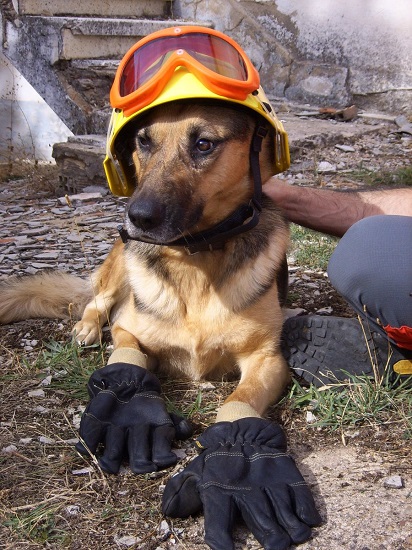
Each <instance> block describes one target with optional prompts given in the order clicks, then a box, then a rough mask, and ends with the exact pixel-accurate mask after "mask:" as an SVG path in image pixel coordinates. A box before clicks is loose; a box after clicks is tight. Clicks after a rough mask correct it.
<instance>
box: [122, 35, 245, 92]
mask: <svg viewBox="0 0 412 550" xmlns="http://www.w3.org/2000/svg"><path fill="white" fill-rule="evenodd" d="M177 50H184V51H185V52H186V53H187V54H189V55H190V56H191V57H192V58H193V59H195V60H196V61H197V62H198V63H200V64H201V65H203V66H204V67H206V68H207V69H209V70H210V71H213V72H214V73H216V74H218V75H221V76H224V77H226V78H232V79H233V80H238V81H242V82H245V81H247V79H248V74H247V68H246V65H245V63H244V61H243V59H242V56H241V55H240V53H239V52H238V51H237V50H236V49H235V48H234V47H233V46H232V45H231V44H229V43H228V42H226V41H225V40H223V39H221V38H219V37H218V36H213V35H209V34H203V33H189V34H183V35H181V36H167V37H164V38H157V39H155V40H153V41H151V42H148V43H147V44H145V45H143V46H141V47H140V48H138V49H137V50H136V51H135V52H133V54H132V56H131V57H130V59H129V61H128V62H127V63H126V65H125V67H124V69H123V72H122V76H121V79H120V89H119V92H120V95H121V96H122V97H125V96H127V95H129V94H131V93H133V92H135V91H136V90H137V89H138V88H140V87H141V86H143V84H145V83H146V82H147V81H148V80H150V79H151V78H152V77H153V76H154V75H155V74H156V73H157V71H158V70H159V69H160V67H162V66H163V65H164V64H165V63H166V62H167V60H168V58H169V57H170V55H171V54H172V53H173V52H175V51H177Z"/></svg>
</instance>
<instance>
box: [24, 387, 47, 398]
mask: <svg viewBox="0 0 412 550" xmlns="http://www.w3.org/2000/svg"><path fill="white" fill-rule="evenodd" d="M27 395H28V396H29V397H44V396H45V395H46V394H45V393H44V390H42V389H39V390H32V391H29V392H27Z"/></svg>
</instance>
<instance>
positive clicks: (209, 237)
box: [118, 125, 268, 254]
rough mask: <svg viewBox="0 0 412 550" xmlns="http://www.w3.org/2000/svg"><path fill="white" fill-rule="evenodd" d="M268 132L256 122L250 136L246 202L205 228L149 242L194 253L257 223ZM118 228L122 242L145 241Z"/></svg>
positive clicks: (216, 246)
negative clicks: (250, 187)
mask: <svg viewBox="0 0 412 550" xmlns="http://www.w3.org/2000/svg"><path fill="white" fill-rule="evenodd" d="M267 132H268V131H267V128H265V127H264V126H259V125H258V126H257V127H256V129H255V132H254V134H253V137H252V142H251V145H250V153H249V158H250V168H251V171H252V176H253V197H252V199H251V200H250V202H249V204H241V205H240V206H239V207H238V208H237V209H236V210H235V211H234V212H232V213H231V214H230V215H229V216H228V217H227V218H225V219H224V220H222V221H221V222H219V223H217V224H216V225H214V226H213V227H211V228H209V229H206V230H205V231H200V232H199V233H195V234H193V235H187V236H185V237H181V238H180V239H177V240H175V241H169V242H162V243H153V242H151V243H150V244H155V245H162V246H183V247H184V248H185V250H186V252H187V253H188V254H196V253H197V252H204V251H207V250H209V251H211V250H218V249H220V248H223V246H224V244H225V242H226V241H228V240H229V239H231V238H232V237H235V236H236V235H239V234H240V233H244V232H245V231H249V230H250V229H253V228H254V227H255V226H256V225H257V224H258V223H259V216H260V212H261V210H262V206H261V200H262V178H261V174H260V166H259V153H260V151H261V150H262V141H263V139H264V137H265V136H266V134H267ZM118 230H119V233H120V237H121V239H122V241H123V242H124V243H126V242H127V241H128V240H138V241H141V242H146V241H144V240H143V239H133V238H132V237H130V235H129V234H128V232H127V230H126V229H125V228H124V227H122V226H119V227H118Z"/></svg>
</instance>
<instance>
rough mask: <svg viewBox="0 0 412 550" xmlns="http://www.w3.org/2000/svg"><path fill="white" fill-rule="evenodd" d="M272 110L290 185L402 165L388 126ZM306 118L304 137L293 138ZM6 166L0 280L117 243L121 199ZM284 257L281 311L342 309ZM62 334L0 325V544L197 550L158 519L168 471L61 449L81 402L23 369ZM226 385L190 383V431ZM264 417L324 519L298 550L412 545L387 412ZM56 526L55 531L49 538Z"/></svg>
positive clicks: (196, 536) (395, 433)
mask: <svg viewBox="0 0 412 550" xmlns="http://www.w3.org/2000/svg"><path fill="white" fill-rule="evenodd" d="M285 118H286V119H287V120H289V123H290V126H291V136H292V137H293V139H292V151H293V160H294V162H293V165H292V167H291V170H290V171H289V172H288V174H287V175H286V176H285V177H287V179H288V180H289V181H290V182H291V184H295V185H297V184H299V185H316V186H326V187H337V188H360V187H361V186H364V185H365V178H366V179H368V178H372V176H373V177H374V178H375V180H376V176H377V175H385V180H384V181H383V183H389V180H390V177H391V176H390V175H391V174H394V173H396V174H398V176H397V177H398V178H399V177H400V176H399V174H400V173H401V172H399V169H405V168H409V169H410V158H411V148H412V147H411V140H410V139H409V136H408V135H405V134H402V135H401V134H398V133H396V131H397V127H396V125H394V124H389V123H382V122H381V121H378V123H377V122H376V121H375V120H372V125H371V124H365V123H364V122H362V121H357V122H352V123H348V124H346V125H344V132H345V134H343V133H342V132H343V130H342V129H341V126H340V124H342V123H339V124H336V123H334V122H333V121H328V120H326V121H325V120H320V121H318V124H319V128H320V127H321V130H319V132H318V134H317V135H318V136H323V137H322V138H321V139H318V140H314V139H313V135H315V134H316V132H314V130H313V127H314V125H315V126H316V124H317V122H316V120H314V119H313V118H312V119H306V120H304V119H298V120H295V121H294V120H293V119H292V117H291V115H290V114H288V115H285ZM369 122H370V121H369ZM308 124H310V125H311V131H310V132H307V133H305V129H306V128H307V125H308ZM328 124H329V126H328ZM299 125H300V126H301V130H299V128H298V126H299ZM337 126H339V128H337ZM287 127H288V126H287ZM328 128H329V129H330V132H328ZM328 136H329V137H328ZM337 145H338V146H339V147H337ZM19 171H20V173H19ZM19 171H16V172H17V174H16V175H15V176H14V177H13V178H6V179H3V181H2V183H1V184H0V201H1V202H0V214H1V217H0V277H1V278H5V279H7V278H8V277H10V276H12V275H25V274H31V273H35V272H37V271H38V270H42V269H48V268H53V269H54V268H58V269H62V270H67V271H70V272H75V273H78V274H80V275H84V276H87V274H88V273H89V272H90V269H92V268H94V267H95V266H96V265H98V264H100V262H101V261H102V260H103V259H104V257H105V256H106V254H107V251H108V250H109V248H110V246H111V244H112V242H113V240H114V238H115V237H116V226H117V225H118V223H119V221H121V216H122V211H123V208H124V203H123V201H122V200H119V199H114V198H113V197H111V196H109V195H107V194H105V191H104V190H96V189H91V190H83V191H88V192H91V194H83V195H81V196H80V197H77V198H76V197H72V199H71V203H70V204H67V202H66V201H65V199H64V198H63V197H62V196H60V197H59V196H56V195H55V189H56V187H58V178H57V175H56V170H55V169H54V168H53V167H46V168H44V167H40V168H37V169H36V170H33V169H30V170H27V169H22V168H21V169H20V170H19ZM360 173H362V174H363V176H364V177H363V179H362V181H360V179H359V177H358V176H359V174H360ZM395 183H396V182H395ZM398 183H399V181H398ZM401 183H402V182H401ZM96 191H97V194H96ZM60 195H61V194H60ZM290 260H291V261H290V263H291V267H292V271H293V278H292V285H291V290H293V293H294V300H293V303H292V304H291V307H292V308H303V309H304V310H305V311H308V312H316V311H318V310H319V309H324V308H329V309H328V310H326V311H329V312H330V313H334V314H339V315H346V316H351V315H352V312H351V310H350V309H349V308H348V307H347V306H346V305H345V304H344V302H343V301H342V300H341V299H340V298H339V297H338V296H337V295H336V293H335V292H334V291H333V289H332V288H331V287H330V285H329V283H328V281H327V278H326V276H325V274H324V273H323V272H321V271H319V270H307V269H305V268H304V267H302V266H299V265H296V264H295V263H294V259H293V258H291V259H290ZM69 331H70V323H68V322H66V321H64V322H60V321H59V322H55V321H28V322H23V323H16V324H15V325H11V326H3V327H0V337H1V346H0V356H1V357H0V360H1V363H0V368H1V370H2V375H3V376H2V377H1V378H2V382H1V388H2V400H1V404H0V451H1V453H0V465H1V468H0V516H1V515H3V518H2V519H4V520H7V521H8V523H7V524H6V523H4V522H3V521H2V525H1V526H0V544H1V545H2V547H3V548H7V549H10V550H11V549H16V548H19V549H26V548H27V549H29V548H30V549H31V548H71V549H88V548H91V547H97V548H100V549H106V548H107V549H109V548H110V549H112V548H139V549H141V550H157V549H172V548H173V549H174V548H176V549H199V550H200V549H202V550H203V549H205V550H206V548H207V546H206V545H205V544H204V542H203V531H202V518H201V517H198V518H194V519H189V520H185V521H174V522H171V521H170V520H165V519H164V518H162V516H161V513H160V510H159V503H160V496H159V492H160V491H161V489H162V486H163V484H164V483H165V481H166V480H167V477H168V476H169V475H170V472H167V473H166V474H162V475H160V476H138V477H136V476H133V475H131V474H130V472H129V471H128V470H127V469H125V470H124V472H123V473H122V474H121V475H120V476H117V477H114V476H108V477H104V476H102V474H101V473H100V472H99V471H98V470H97V469H96V468H94V467H93V465H90V463H88V462H86V461H85V460H84V459H82V458H80V457H79V456H78V455H77V454H76V453H75V452H74V451H73V446H72V445H73V438H75V436H76V431H75V426H76V424H77V423H78V419H79V414H80V411H81V408H82V406H84V402H83V401H82V400H81V399H78V398H71V397H70V396H67V395H64V394H62V393H61V392H60V393H59V392H51V391H48V389H47V385H45V384H43V385H39V379H38V377H37V376H38V374H39V373H33V372H32V371H30V368H28V367H27V364H30V363H32V362H33V360H34V359H35V358H36V357H37V356H38V353H39V349H41V347H42V345H43V343H44V342H45V341H47V340H49V339H51V338H54V339H56V340H60V341H67V338H68V333H69ZM43 374H44V376H43V379H45V378H46V374H45V373H43ZM164 387H165V391H169V392H170V393H171V394H175V396H176V398H177V399H182V400H185V401H188V400H190V399H194V397H195V396H196V394H197V391H198V390H199V385H195V384H187V383H185V384H183V383H180V382H177V383H168V382H165V386H164ZM208 390H209V391H208ZM229 391H230V385H228V384H226V385H225V384H220V383H219V384H216V385H213V387H211V388H206V387H204V388H203V395H204V403H202V405H204V410H206V411H208V412H206V413H204V414H203V416H200V415H199V416H197V417H196V418H195V420H196V421H197V427H196V429H197V431H198V432H200V431H201V430H202V429H203V428H204V426H205V425H207V424H208V423H209V422H211V421H212V416H213V411H212V408H213V406H216V404H219V403H221V402H222V400H223V399H224V397H225V395H226V394H227V393H229ZM33 392H34V393H33ZM209 402H210V404H211V405H210V407H209V408H208V407H207V405H208V403H209ZM409 413H410V411H409ZM270 416H271V417H272V418H274V419H275V420H278V421H281V422H282V423H283V424H284V426H285V428H286V431H287V434H288V439H289V445H290V452H291V454H292V455H293V456H294V457H295V459H296V461H297V463H298V466H299V468H300V469H301V471H302V473H303V474H304V476H305V478H306V479H307V481H308V483H309V484H310V485H311V486H312V489H313V492H314V495H315V498H316V501H317V503H318V506H319V509H320V512H321V514H322V517H323V518H324V521H325V522H324V525H322V526H321V527H319V528H317V529H314V533H313V538H312V539H311V540H310V541H309V542H307V543H305V544H303V545H301V546H300V547H299V548H301V549H302V550H309V549H311V550H313V549H321V550H338V549H339V550H340V549H342V548H347V549H348V550H349V549H350V550H384V549H388V550H389V549H390V550H406V549H412V467H411V454H412V449H411V447H412V445H411V439H410V434H409V439H405V434H402V432H401V431H399V430H398V429H397V419H396V417H395V418H394V419H393V421H392V422H391V423H388V424H387V425H385V426H374V425H373V423H371V425H370V426H366V427H363V428H359V429H348V430H347V431H345V432H344V433H343V434H342V433H339V434H338V433H333V434H329V433H325V432H324V431H323V430H319V429H314V428H312V427H311V426H310V425H308V424H307V422H306V419H305V418H303V417H301V416H299V414H296V413H294V414H291V413H290V412H289V411H288V410H287V408H283V409H282V408H281V409H279V408H276V407H274V408H273V409H271V411H270ZM179 451H180V456H181V457H182V462H181V464H182V463H184V461H186V460H187V459H188V457H190V456H192V454H193V450H192V447H191V446H190V445H189V443H182V445H181V447H180V449H179ZM181 464H180V465H181ZM392 478H394V479H392ZM391 479H392V481H391ZM395 482H398V485H396V483H395ZM396 487H397V488H396ZM53 505H55V508H53ZM45 506H46V507H47V509H48V510H49V512H50V510H54V512H53V513H52V520H53V522H54V523H53V527H50V525H49V528H47V526H45V521H46V520H45V518H44V517H42V518H41V519H36V517H37V516H36V517H33V514H34V511H36V512H37V513H38V514H39V515H41V514H40V512H41V510H42V509H43V508H44V507H45ZM47 521H49V522H50V521H51V519H50V518H49V517H48V519H47ZM56 532H57V533H60V537H59V538H53V537H54V536H56V537H57V535H56ZM42 533H43V539H42ZM51 533H52V534H53V536H52V535H51ZM257 548H259V545H258V544H257V543H256V541H255V540H254V539H253V537H251V536H250V535H248V533H247V531H245V530H244V529H242V528H239V530H238V531H237V532H236V549H237V550H238V549H257Z"/></svg>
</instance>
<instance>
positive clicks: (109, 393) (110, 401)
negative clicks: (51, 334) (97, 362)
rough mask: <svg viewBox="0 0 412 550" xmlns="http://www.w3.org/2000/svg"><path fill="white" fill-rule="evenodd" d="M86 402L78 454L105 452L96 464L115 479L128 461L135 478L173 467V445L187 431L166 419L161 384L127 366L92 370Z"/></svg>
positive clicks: (175, 419) (188, 428) (183, 424)
mask: <svg viewBox="0 0 412 550" xmlns="http://www.w3.org/2000/svg"><path fill="white" fill-rule="evenodd" d="M87 389H88V391H89V395H90V401H89V403H88V405H87V407H86V409H85V411H84V414H83V416H82V418H81V421H80V430H79V432H80V437H81V439H82V440H83V441H84V443H85V445H86V446H87V448H86V446H85V445H83V444H82V442H81V441H80V442H79V443H77V445H76V448H77V450H78V451H79V452H80V453H82V454H89V452H90V453H92V454H95V453H96V450H97V448H98V446H99V444H100V443H102V444H103V445H104V450H103V453H102V455H101V456H100V458H99V464H100V466H101V468H102V470H104V471H105V472H109V473H111V474H117V472H118V471H119V468H120V465H121V463H122V460H123V458H125V457H128V460H129V464H130V468H131V469H132V471H133V472H134V473H136V474H141V473H146V472H153V471H156V470H161V469H163V468H167V467H169V466H172V465H174V464H176V462H177V457H176V455H175V454H174V453H173V452H172V451H171V448H172V441H173V440H174V439H175V438H176V439H185V438H187V437H189V436H190V435H191V434H192V428H191V426H190V424H189V422H187V420H185V419H184V418H182V417H180V416H178V415H174V414H169V413H168V412H167V410H166V404H165V402H164V400H163V399H162V398H161V397H160V382H159V380H158V379H157V378H156V376H155V375H154V374H152V373H151V372H149V371H147V370H146V369H143V368H142V367H138V366H135V365H131V364H128V363H113V364H111V365H108V366H107V367H104V368H102V369H99V370H96V371H95V372H94V373H93V374H92V375H91V377H90V380H89V382H88V384H87Z"/></svg>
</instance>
